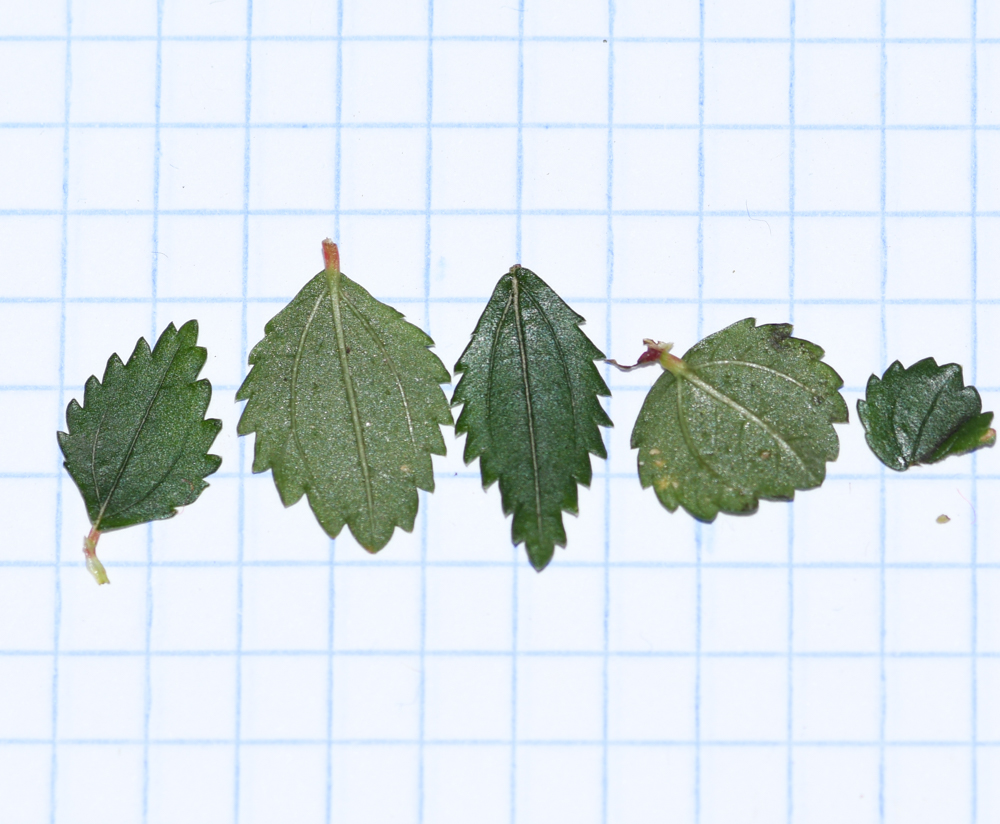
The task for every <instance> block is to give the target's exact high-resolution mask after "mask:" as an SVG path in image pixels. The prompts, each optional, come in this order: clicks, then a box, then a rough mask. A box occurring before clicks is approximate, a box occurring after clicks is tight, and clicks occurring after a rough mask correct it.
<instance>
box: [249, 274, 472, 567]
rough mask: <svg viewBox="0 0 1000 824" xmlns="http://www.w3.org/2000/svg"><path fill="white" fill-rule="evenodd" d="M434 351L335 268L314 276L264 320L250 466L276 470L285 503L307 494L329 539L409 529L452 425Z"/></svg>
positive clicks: (253, 382) (252, 383)
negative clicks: (346, 532)
mask: <svg viewBox="0 0 1000 824" xmlns="http://www.w3.org/2000/svg"><path fill="white" fill-rule="evenodd" d="M431 345H433V341H432V340H431V339H430V338H429V337H428V336H427V335H426V334H424V332H423V331H421V330H420V329H418V328H417V327H415V326H413V325H412V324H410V323H408V322H406V321H405V320H404V319H403V316H402V315H401V314H400V313H399V312H397V311H396V310H395V309H393V308H392V307H389V306H387V305H386V304H384V303H381V302H380V301H377V300H376V299H375V298H374V297H372V296H371V295H370V294H369V293H368V292H367V290H365V289H364V288H363V287H362V286H360V285H359V284H357V283H355V282H354V281H352V280H351V279H350V278H348V277H347V276H346V275H343V274H342V273H340V271H339V269H337V270H324V271H322V272H320V273H319V274H317V275H316V276H315V277H313V278H312V279H311V280H310V281H309V282H308V283H306V285H305V286H303V288H302V289H301V290H300V291H299V293H298V294H297V295H296V296H295V297H294V298H293V299H292V301H291V302H290V303H289V304H288V305H287V306H286V307H285V308H284V309H282V310H281V311H280V312H279V313H278V314H277V315H275V317H273V318H272V319H271V320H270V321H269V322H268V323H267V325H266V327H265V335H264V338H263V339H262V340H261V341H260V342H259V343H258V344H257V345H256V346H255V347H254V349H253V351H252V352H251V353H250V364H251V367H252V368H251V370H250V373H249V374H248V375H247V378H246V380H245V381H244V382H243V385H242V386H241V387H240V389H239V391H238V392H237V396H236V398H237V400H245V401H247V405H246V407H245V408H244V410H243V414H242V416H241V417H240V422H239V426H238V429H237V431H238V432H239V434H240V435H248V434H251V433H254V434H255V436H256V437H255V444H254V464H253V471H254V472H265V471H267V470H271V472H272V476H273V478H274V482H275V486H276V487H277V489H278V493H279V495H280V496H281V499H282V502H283V503H284V505H285V506H291V505H293V504H294V503H296V502H297V501H298V500H300V499H301V498H302V496H303V495H307V497H308V500H309V505H310V508H311V509H312V511H313V513H314V515H315V516H316V519H317V521H318V522H319V524H320V526H321V527H322V528H323V529H324V530H325V531H326V532H327V534H329V535H330V536H331V537H336V536H337V535H338V534H339V533H340V531H341V529H342V528H343V527H344V526H345V525H347V526H348V527H349V529H350V530H351V533H352V534H353V535H354V537H355V538H356V539H357V541H358V543H360V544H361V545H362V546H363V547H365V549H367V550H368V551H369V552H377V551H378V550H380V549H381V548H382V547H384V546H385V544H386V543H387V542H388V541H389V539H390V538H391V537H392V534H393V532H394V530H395V529H396V527H399V528H402V529H404V530H406V531H410V530H412V528H413V523H414V520H415V518H416V513H417V507H418V496H417V490H418V489H424V490H426V491H432V490H433V489H434V474H433V464H432V462H431V455H432V454H437V455H443V454H444V452H445V445H444V438H443V437H442V436H441V432H440V426H443V425H448V424H451V423H452V418H451V412H450V409H449V407H448V402H447V399H446V398H445V396H444V392H443V391H442V390H441V387H440V385H439V384H441V383H444V382H447V381H449V380H450V375H449V374H448V371H447V369H445V367H444V364H442V363H441V361H440V360H439V359H438V358H437V356H436V355H434V354H433V353H432V352H430V350H429V349H428V347H429V346H431Z"/></svg>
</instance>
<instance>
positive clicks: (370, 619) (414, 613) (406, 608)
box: [333, 567, 420, 650]
mask: <svg viewBox="0 0 1000 824" xmlns="http://www.w3.org/2000/svg"><path fill="white" fill-rule="evenodd" d="M333 603H334V616H333V633H334V635H333V643H334V647H335V648H336V649H338V650H345V649H357V650H364V649H368V650H376V649H379V650H389V649H394V650H415V649H417V648H418V647H419V646H420V572H419V570H416V569H364V568H356V567H344V568H343V569H339V570H337V574H336V576H335V577H334V593H333Z"/></svg>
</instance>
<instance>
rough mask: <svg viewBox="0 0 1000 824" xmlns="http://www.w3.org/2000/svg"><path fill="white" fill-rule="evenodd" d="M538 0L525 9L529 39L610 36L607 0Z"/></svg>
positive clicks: (526, 34) (526, 32) (525, 22)
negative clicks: (573, 0)
mask: <svg viewBox="0 0 1000 824" xmlns="http://www.w3.org/2000/svg"><path fill="white" fill-rule="evenodd" d="M568 11H569V7H568V4H567V3H566V2H565V0H534V1H533V2H531V3H526V4H525V6H524V34H525V36H526V37H553V36H558V37H607V36H608V4H607V3H605V2H604V0H580V2H574V3H573V4H572V14H567V12H568Z"/></svg>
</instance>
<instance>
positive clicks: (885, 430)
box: [858, 358, 997, 472]
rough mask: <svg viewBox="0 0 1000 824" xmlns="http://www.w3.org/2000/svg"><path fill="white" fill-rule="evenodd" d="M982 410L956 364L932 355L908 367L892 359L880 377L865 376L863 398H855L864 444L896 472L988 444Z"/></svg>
mask: <svg viewBox="0 0 1000 824" xmlns="http://www.w3.org/2000/svg"><path fill="white" fill-rule="evenodd" d="M982 410H983V403H982V400H981V399H980V397H979V392H977V391H976V388H975V387H974V386H963V382H962V367H961V366H959V365H958V364H955V363H947V364H945V365H944V366H938V365H937V363H936V362H935V361H934V358H924V359H923V360H922V361H918V362H917V363H915V364H913V366H911V367H910V368H909V369H904V368H903V364H901V363H900V362H899V361H896V362H895V363H894V364H892V366H890V367H889V368H888V369H886V371H885V374H884V375H882V378H881V380H879V378H877V377H875V375H872V376H871V377H870V378H869V379H868V387H867V389H866V390H865V400H859V401H858V416H859V417H860V418H861V423H862V424H863V425H864V427H865V438H866V439H867V440H868V446H870V447H871V450H872V452H874V453H875V455H876V456H877V457H878V459H879V460H880V461H882V463H884V464H885V465H886V466H887V467H889V469H895V470H896V471H898V472H903V471H904V470H906V469H909V468H910V467H911V466H913V465H914V464H929V463H937V462H938V461H943V460H944V459H945V458H947V457H948V456H949V455H961V454H962V453H964V452H972V451H973V450H974V449H979V448H981V447H984V446H993V444H994V443H995V442H996V437H997V433H996V432H995V431H994V430H993V429H990V422H991V421H992V420H993V413H992V412H983V411H982Z"/></svg>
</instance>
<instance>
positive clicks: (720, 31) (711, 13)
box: [705, 0, 791, 37]
mask: <svg viewBox="0 0 1000 824" xmlns="http://www.w3.org/2000/svg"><path fill="white" fill-rule="evenodd" d="M790 6H791V4H790V3H789V2H788V0H779V1H778V2H774V3H768V4H765V3H760V4H758V5H756V6H753V7H751V8H747V7H746V6H745V5H744V4H743V3H741V2H740V0H708V2H706V3H705V36H706V37H788V33H789V28H790V25H791V8H790Z"/></svg>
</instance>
